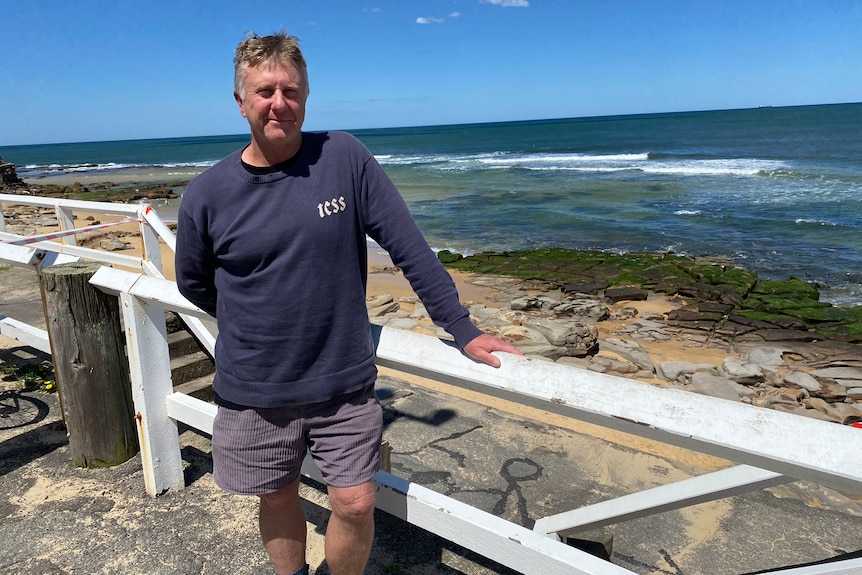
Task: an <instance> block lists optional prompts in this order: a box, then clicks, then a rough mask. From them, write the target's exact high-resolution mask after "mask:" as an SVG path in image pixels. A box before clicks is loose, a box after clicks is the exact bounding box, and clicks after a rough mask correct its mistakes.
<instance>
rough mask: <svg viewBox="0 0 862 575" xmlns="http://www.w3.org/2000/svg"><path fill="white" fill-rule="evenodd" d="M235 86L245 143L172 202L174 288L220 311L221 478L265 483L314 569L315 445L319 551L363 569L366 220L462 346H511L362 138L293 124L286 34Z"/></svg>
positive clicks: (296, 110)
mask: <svg viewBox="0 0 862 575" xmlns="http://www.w3.org/2000/svg"><path fill="white" fill-rule="evenodd" d="M234 68H235V82H234V90H235V91H234V97H235V99H236V102H237V104H238V105H239V110H240V113H241V114H242V115H243V116H244V117H245V118H246V120H247V121H248V124H249V127H250V128H251V143H250V144H249V145H248V146H247V147H245V148H243V149H242V150H239V151H237V152H235V153H234V154H232V155H231V156H229V157H227V158H226V159H224V160H223V161H221V162H220V163H218V164H217V165H215V166H213V167H212V168H211V169H209V170H208V171H207V172H205V173H203V174H201V175H200V176H199V177H198V178H196V179H195V180H194V181H193V182H192V183H191V185H189V187H188V190H187V191H186V193H185V195H184V197H183V201H182V204H181V206H180V210H179V216H178V219H179V221H178V228H177V255H176V273H177V285H178V286H179V289H180V292H181V293H182V294H183V295H184V296H186V297H187V298H188V299H189V300H190V301H191V302H193V303H194V304H196V305H197V306H199V307H200V308H201V309H203V310H205V311H206V312H208V313H210V314H211V315H213V316H215V317H216V318H217V319H218V325H219V337H218V341H217V343H216V376H215V381H214V388H215V392H216V403H217V404H218V405H219V410H218V415H217V416H216V419H215V422H214V425H213V467H214V473H213V475H214V478H215V481H216V483H217V484H218V485H219V486H220V487H222V488H223V489H225V490H227V491H229V492H231V493H236V494H243V495H257V496H259V497H260V516H259V523H260V533H261V537H262V538H263V542H264V545H265V547H266V550H267V552H268V554H269V556H270V558H271V559H272V562H273V564H274V566H275V568H276V571H277V573H279V574H280V575H289V574H301V573H307V572H308V566H307V565H306V563H305V537H306V524H305V517H304V515H303V511H302V508H301V506H300V502H299V496H298V490H299V469H300V464H301V462H302V459H303V457H304V455H305V453H306V451H309V452H310V453H311V454H312V456H313V457H314V458H315V461H316V462H317V465H318V467H319V468H320V470H321V472H322V474H323V477H324V479H325V480H326V483H327V490H328V494H329V498H330V503H331V506H332V514H331V518H330V521H329V524H328V528H327V534H326V543H325V553H326V561H327V564H328V566H329V569H330V571H331V572H332V573H333V575H349V574H359V573H362V572H363V570H364V568H365V564H366V563H367V561H368V556H369V554H370V551H371V544H372V540H373V538H374V523H373V511H374V494H375V488H374V483H373V476H374V473H375V472H376V471H377V470H378V467H379V447H380V440H381V433H382V417H381V409H380V406H379V404H378V403H377V400H376V397H375V395H374V381H375V378H376V368H375V364H374V349H373V346H372V342H371V339H370V335H369V324H368V315H367V311H366V308H365V285H366V279H367V277H366V276H367V245H366V240H365V237H366V234H367V235H368V236H370V237H372V238H373V239H374V240H376V241H377V242H378V243H379V244H380V245H381V246H382V247H383V248H385V249H386V250H387V251H388V252H389V254H390V255H391V256H392V259H393V261H394V262H395V263H396V264H397V265H399V266H400V267H401V268H402V270H403V271H404V275H405V276H406V277H407V278H408V279H409V280H410V282H411V285H412V286H413V289H414V290H415V291H416V293H417V294H418V295H419V297H420V298H421V299H422V302H423V303H424V304H425V307H426V309H427V310H428V312H429V315H430V316H431V317H432V319H434V321H435V322H436V323H437V324H438V325H441V326H442V327H443V328H444V329H446V330H447V331H448V332H449V333H450V334H452V336H453V338H454V339H455V342H456V344H457V345H458V346H459V347H460V348H461V349H462V350H463V351H464V352H465V353H466V354H467V355H469V356H471V357H472V358H474V359H476V360H478V361H482V362H485V363H488V364H489V365H492V366H494V367H498V366H499V365H500V360H499V358H497V357H495V356H494V355H492V354H491V352H494V351H504V352H509V353H519V352H518V351H517V349H515V348H514V347H513V346H511V345H509V344H508V343H506V342H504V341H502V340H499V339H497V338H495V337H493V336H491V335H489V334H484V333H482V332H481V331H480V330H479V329H477V328H476V327H475V326H474V325H473V323H472V322H471V321H470V318H469V313H468V312H467V310H466V309H465V308H464V307H463V306H462V305H461V304H460V303H459V301H458V294H457V292H456V289H455V285H454V283H453V281H452V279H451V277H450V276H449V274H448V273H447V272H446V271H445V269H444V268H443V266H442V265H441V264H440V262H439V261H438V259H437V258H436V256H435V255H434V253H433V252H432V250H431V249H430V248H429V247H428V244H427V243H426V242H425V240H424V239H423V237H422V235H421V233H420V232H419V230H418V228H417V227H416V225H415V223H414V222H413V219H412V218H411V216H410V214H409V212H408V210H407V207H406V205H405V203H404V201H403V200H402V198H401V196H400V195H399V194H398V191H397V190H396V189H395V186H394V185H393V184H392V182H391V181H390V180H389V178H388V177H387V176H386V174H385V173H384V171H383V169H382V168H381V167H380V166H379V165H378V164H377V162H376V161H375V160H374V158H373V156H372V155H371V153H370V152H369V151H368V150H367V149H366V148H365V147H364V146H363V145H362V144H360V143H359V142H358V140H356V139H355V138H353V137H352V136H350V135H348V134H345V133H341V132H329V133H322V134H316V133H310V132H302V124H303V121H304V119H305V103H306V99H307V97H308V93H309V88H308V76H307V71H306V64H305V60H304V58H303V55H302V52H301V51H300V49H299V45H298V41H297V39H296V38H293V37H289V36H286V35H285V34H284V33H279V34H275V35H272V36H265V37H259V36H257V35H252V36H250V37H248V38H247V39H246V40H244V41H243V42H241V43H240V44H239V46H238V47H237V50H236V55H235V58H234Z"/></svg>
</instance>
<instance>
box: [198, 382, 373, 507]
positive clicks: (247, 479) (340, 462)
mask: <svg viewBox="0 0 862 575" xmlns="http://www.w3.org/2000/svg"><path fill="white" fill-rule="evenodd" d="M382 435H383V410H382V409H381V407H380V404H379V403H378V401H377V396H376V395H375V393H374V386H373V385H372V386H369V387H368V388H366V389H363V390H360V391H358V392H354V393H350V394H346V395H343V396H339V397H336V398H334V399H332V400H329V401H326V402H322V403H309V404H301V405H291V406H287V407H273V408H244V407H240V406H230V407H226V406H225V405H219V408H218V413H217V414H216V417H215V421H214V422H213V437H212V458H213V479H214V480H215V482H216V484H217V485H218V486H219V487H221V488H222V489H224V490H225V491H228V492H230V493H235V494H237V495H263V494H266V493H272V492H275V491H278V490H279V489H283V488H285V487H287V486H288V485H290V484H291V483H293V482H294V481H296V479H297V478H298V477H299V472H300V468H301V466H302V461H303V459H304V458H305V455H306V452H309V453H311V455H312V457H313V458H314V460H315V463H316V464H317V467H318V468H319V469H320V472H321V473H322V474H323V478H324V480H325V481H326V483H327V485H331V486H333V487H353V486H355V485H359V484H361V483H365V482H367V481H371V480H372V479H373V478H374V474H375V473H376V472H377V470H378V469H379V468H380V442H381V439H382Z"/></svg>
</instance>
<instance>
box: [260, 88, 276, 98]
mask: <svg viewBox="0 0 862 575" xmlns="http://www.w3.org/2000/svg"><path fill="white" fill-rule="evenodd" d="M272 94H273V91H272V90H258V91H257V95H258V96H260V97H261V98H272Z"/></svg>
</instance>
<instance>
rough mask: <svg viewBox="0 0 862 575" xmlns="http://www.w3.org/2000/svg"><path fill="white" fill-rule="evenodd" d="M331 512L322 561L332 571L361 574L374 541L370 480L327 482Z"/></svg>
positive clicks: (373, 491) (371, 483)
mask: <svg viewBox="0 0 862 575" xmlns="http://www.w3.org/2000/svg"><path fill="white" fill-rule="evenodd" d="M327 489H328V491H329V503H330V505H331V506H332V515H331V516H330V518H329V525H328V526H327V528H326V543H325V549H326V564H327V565H328V566H329V570H330V572H331V573H332V575H362V574H363V573H364V572H365V565H366V563H368V557H369V555H370V554H371V544H372V543H373V542H374V497H375V494H376V492H377V489H376V487H375V485H374V482H373V481H369V482H367V483H362V484H360V485H356V486H354V487H333V486H329V487H328V488H327Z"/></svg>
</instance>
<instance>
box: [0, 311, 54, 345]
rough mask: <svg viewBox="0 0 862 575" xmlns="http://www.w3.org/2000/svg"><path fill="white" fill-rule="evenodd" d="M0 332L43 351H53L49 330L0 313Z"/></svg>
mask: <svg viewBox="0 0 862 575" xmlns="http://www.w3.org/2000/svg"><path fill="white" fill-rule="evenodd" d="M0 334H2V335H5V336H6V337H8V338H11V339H14V340H17V341H20V342H21V343H23V344H25V345H29V346H30V347H32V348H33V349H38V350H39V351H41V352H43V353H47V354H50V353H51V342H50V341H49V340H48V332H47V331H45V330H44V329H39V328H37V327H33V326H32V325H29V324H26V323H24V322H20V321H18V320H15V319H12V318H11V317H6V316H2V315H0Z"/></svg>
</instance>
